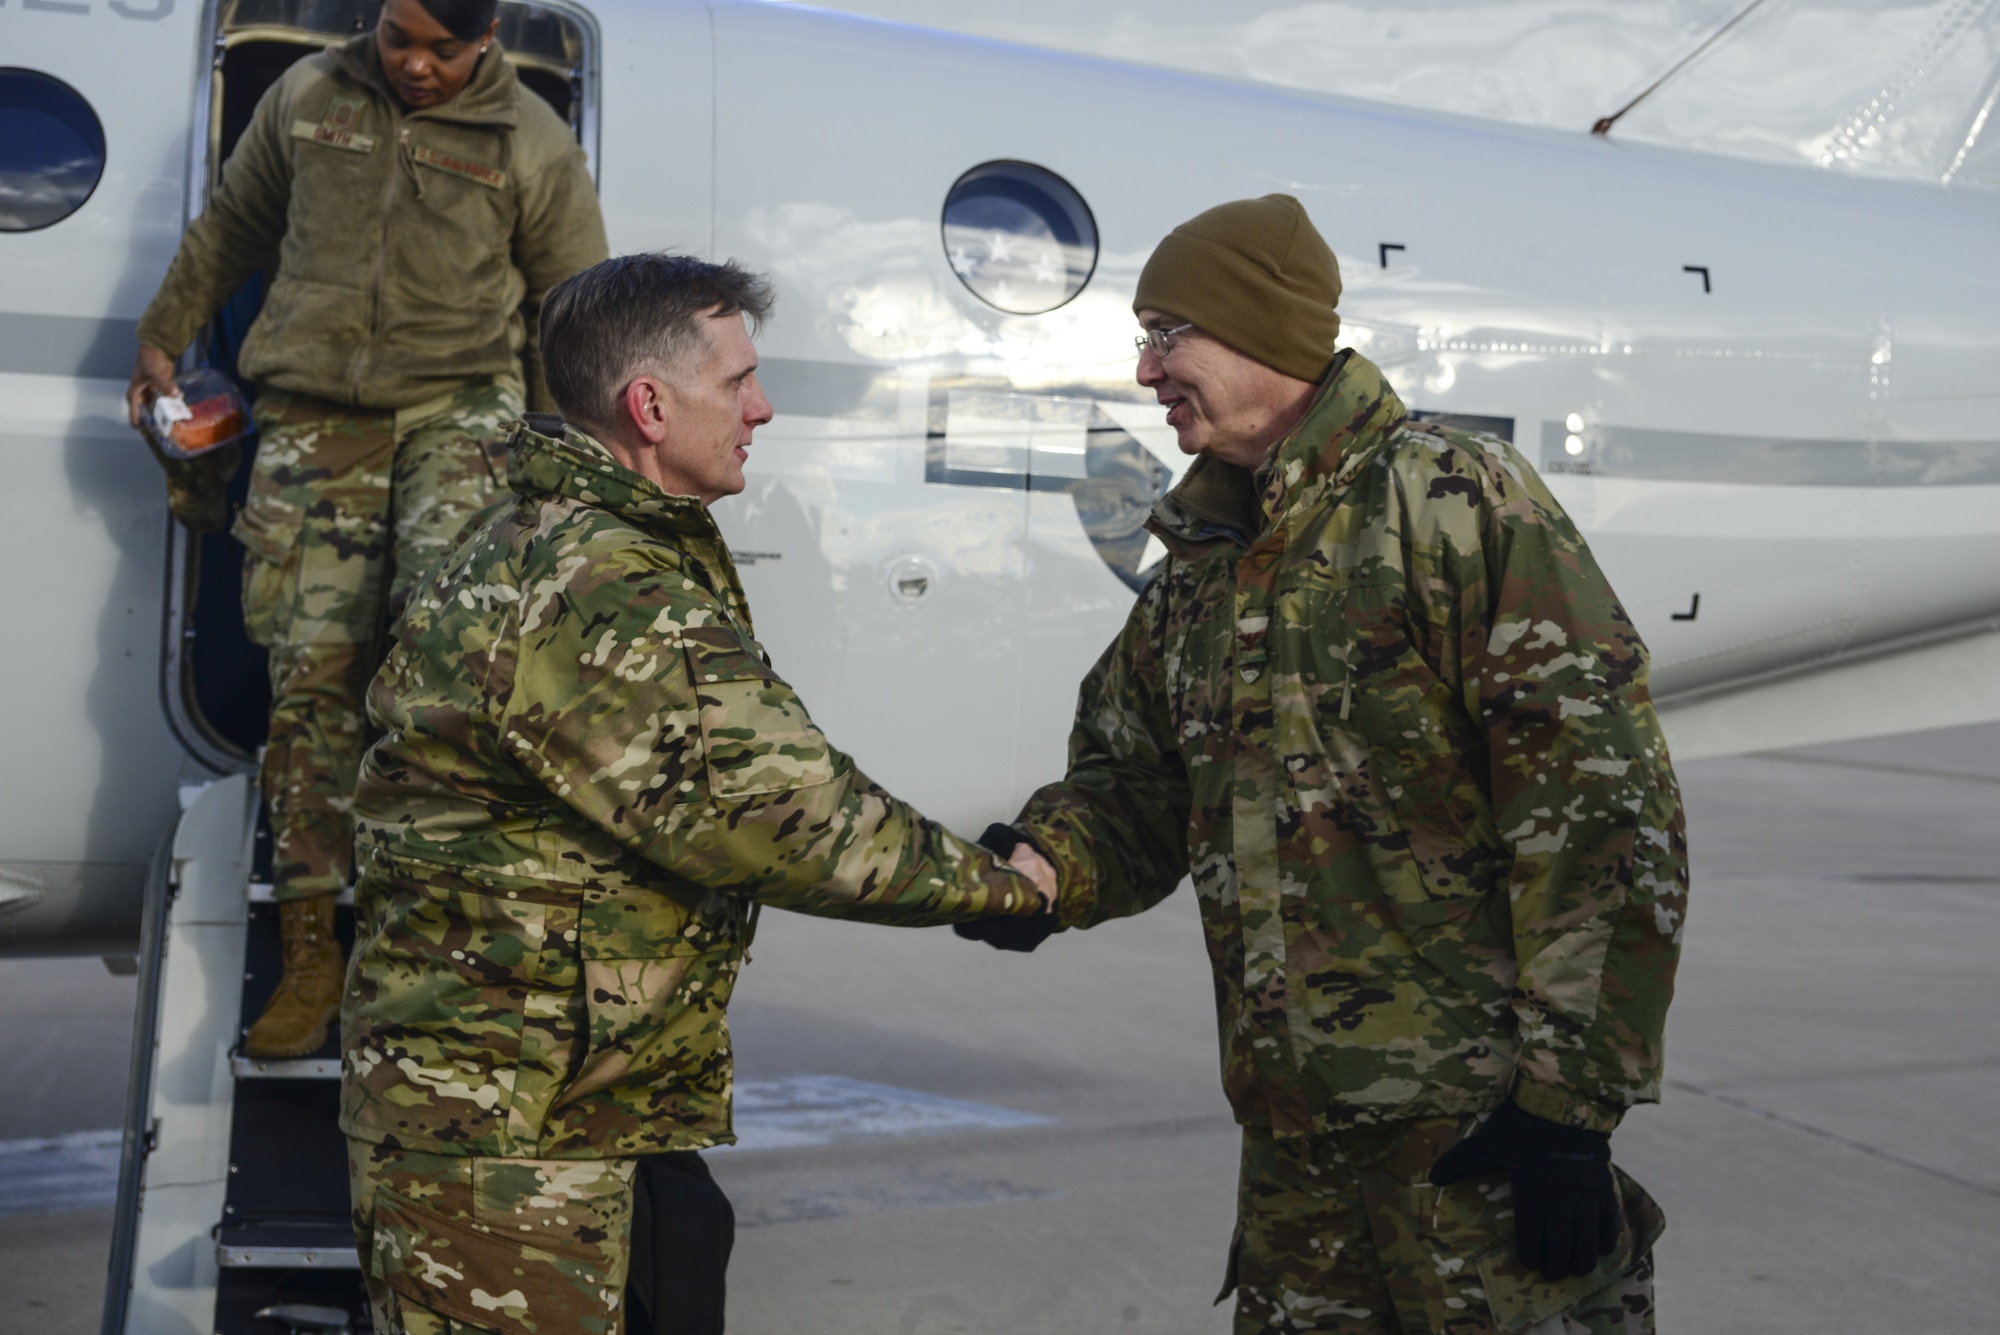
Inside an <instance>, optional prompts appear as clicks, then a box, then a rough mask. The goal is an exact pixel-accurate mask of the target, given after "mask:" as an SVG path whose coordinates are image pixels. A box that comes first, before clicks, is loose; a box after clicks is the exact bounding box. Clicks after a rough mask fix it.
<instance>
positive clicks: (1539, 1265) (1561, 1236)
mask: <svg viewBox="0 0 2000 1335" xmlns="http://www.w3.org/2000/svg"><path fill="white" fill-rule="evenodd" d="M1500 1172H1504V1173H1506V1174H1507V1177H1508V1179H1509V1181H1511V1182H1512V1183H1513V1186H1514V1248H1515V1254H1516V1255H1518V1256H1519V1257H1520V1258H1521V1264H1522V1265H1525V1266H1527V1267H1528V1268H1529V1269H1530V1270H1538V1271H1540V1272H1541V1274H1542V1278H1544V1279H1565V1278H1567V1277H1569V1276H1571V1275H1587V1274H1589V1273H1590V1272H1591V1271H1592V1270H1594V1269H1596V1268H1597V1261H1598V1258H1599V1257H1601V1256H1606V1255H1609V1254H1610V1252H1611V1249H1612V1248H1614V1247H1616V1246H1617V1245H1618V1189H1617V1187H1616V1186H1615V1185H1614V1184H1613V1183H1612V1180H1611V1137H1610V1135H1609V1134H1608V1133H1606V1132H1603V1131H1584V1130H1581V1129H1579V1128H1577V1127H1573V1126H1564V1125H1562V1124H1561V1123H1560V1122H1551V1121H1549V1120H1548V1119H1547V1118H1546V1117H1537V1116H1535V1115H1534V1114H1533V1113H1526V1112H1522V1111H1521V1110H1520V1108H1518V1107H1516V1106H1515V1105H1514V1103H1513V1101H1512V1100H1511V1099H1510V1100H1509V1101H1507V1102H1506V1103H1503V1104H1501V1105H1500V1106H1499V1107H1498V1108H1496V1109H1494V1111H1493V1115H1492V1116H1491V1117H1489V1118H1487V1119H1486V1120H1485V1122H1483V1123H1481V1124H1480V1127H1479V1129H1478V1130H1477V1131H1474V1132H1473V1133H1472V1134H1471V1135H1469V1136H1467V1137H1466V1138H1465V1139H1464V1140H1461V1141H1459V1142H1458V1144H1456V1145H1454V1146H1452V1147H1451V1148H1450V1149H1448V1150H1446V1151H1445V1152H1444V1153H1443V1154H1442V1155H1440V1156H1438V1161H1437V1163H1435V1164H1434V1165H1432V1167H1431V1185H1432V1186H1437V1187H1446V1186H1450V1185H1451V1184H1452V1183H1454V1182H1463V1181H1464V1180H1465V1179H1466V1178H1468V1177H1479V1176H1480V1175H1482V1174H1485V1173H1500Z"/></svg>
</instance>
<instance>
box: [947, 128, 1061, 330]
mask: <svg viewBox="0 0 2000 1335" xmlns="http://www.w3.org/2000/svg"><path fill="white" fill-rule="evenodd" d="M944 253H945V258H946V259H947V260H949V261H950V262H951V271H952V272H953V273H955V274H957V275H958V280H959V281H960V282H961V283H964V284H965V286H966V287H967V288H968V289H969V290H970V291H971V293H972V295H973V296H975V297H978V298H979V299H980V300H981V301H983V302H985V303H986V304H987V305H989V306H991V307H993V308H994V309H995V310H1002V311H1005V312H1007V313H1008V314H1009V315H1040V314H1042V313H1044V312H1046V311H1052V310H1054V309H1055V308H1056V307H1058V306H1060V305H1062V304H1063V303H1064V302H1066V301H1068V300H1069V299H1070V298H1071V297H1074V296H1075V295H1076V294H1077V293H1079V292H1081V291H1083V287H1084V284H1086V283H1088V282H1089V281H1090V275H1091V273H1092V272H1093V271H1094V270H1095V269H1096V268H1097V220H1096V219H1094V218H1092V217H1091V216H1090V208H1089V206H1088V205H1086V204H1085V203H1084V202H1083V196H1082V195H1079V194H1078V193H1077V192H1076V190H1075V189H1074V188H1073V187H1072V186H1071V185H1070V183H1069V182H1068V181H1065V180H1063V178H1062V177H1060V176H1058V175H1056V174H1055V173H1054V172H1052V171H1050V170H1048V168H1046V167H1037V166H1035V165H1034V164H1033V163H1031V162H985V163H981V164H980V165H979V166H977V167H974V168H973V169H972V170H971V171H969V172H967V173H966V174H965V175H963V176H961V177H959V178H958V180H957V181H955V182H953V183H952V187H951V193H950V194H948V195H946V196H945V199H944Z"/></svg>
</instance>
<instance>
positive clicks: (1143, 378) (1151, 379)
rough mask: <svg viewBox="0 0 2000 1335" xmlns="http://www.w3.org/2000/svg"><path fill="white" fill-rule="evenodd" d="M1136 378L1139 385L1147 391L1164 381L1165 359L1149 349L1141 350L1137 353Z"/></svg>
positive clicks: (1165, 372) (1165, 376) (1165, 375)
mask: <svg viewBox="0 0 2000 1335" xmlns="http://www.w3.org/2000/svg"><path fill="white" fill-rule="evenodd" d="M1138 377H1139V383H1140V384H1142V385H1144V386H1146V387H1147V388H1148V389H1150V388H1152V387H1153V386H1154V385H1157V384H1159V383H1160V382H1161V381H1162V380H1165V379H1166V378H1167V368H1166V365H1165V358H1163V357H1161V356H1160V354H1158V353H1157V352H1154V351H1153V350H1152V349H1151V348H1144V349H1142V350H1141V351H1140V353H1139V370H1138Z"/></svg>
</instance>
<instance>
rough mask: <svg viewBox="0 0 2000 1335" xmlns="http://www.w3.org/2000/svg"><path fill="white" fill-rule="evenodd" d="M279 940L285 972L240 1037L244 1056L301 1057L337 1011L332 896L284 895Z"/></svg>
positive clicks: (340, 970)
mask: <svg viewBox="0 0 2000 1335" xmlns="http://www.w3.org/2000/svg"><path fill="white" fill-rule="evenodd" d="M278 929H279V931H280V932H281V933H282V934H283V937H284V942H285V976H284V977H283V978H280V979H279V980H278V990H277V991H275V992H273V993H272V994H271V1000H270V1001H269V1002H268V1003H266V1005H265V1006H264V1013H263V1014H262V1015H260V1016H258V1017H257V1023H255V1024H253V1025H251V1026H250V1032H249V1034H247V1035H246V1036H245V1037H244V1039H243V1054H244V1055H245V1056H246V1057H303V1056H305V1055H307V1054H308V1053H310V1052H314V1051H317V1050H318V1048H319V1045H320V1044H322V1043H324V1042H326V1027H327V1025H329V1024H331V1023H332V1022H333V1020H334V1017H335V1016H337V1015H339V1014H340V988H341V983H342V980H343V979H344V978H345V976H346V973H347V962H346V961H345V960H344V959H342V958H341V953H340V942H339V941H338V940H337V939H335V937H334V935H333V896H332V895H315V896H313V897H312V898H311V899H288V900H285V901H283V902H282V903H280V904H279V905H278Z"/></svg>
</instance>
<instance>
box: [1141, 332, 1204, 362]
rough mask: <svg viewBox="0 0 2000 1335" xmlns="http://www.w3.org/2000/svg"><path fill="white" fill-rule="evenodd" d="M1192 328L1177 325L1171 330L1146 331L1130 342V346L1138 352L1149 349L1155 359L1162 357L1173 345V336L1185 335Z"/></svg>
mask: <svg viewBox="0 0 2000 1335" xmlns="http://www.w3.org/2000/svg"><path fill="white" fill-rule="evenodd" d="M1192 328H1194V325H1192V324H1177V325H1175V326H1174V327H1173V328H1172V329H1148V330H1147V331H1146V332H1145V333H1143V334H1141V335H1139V337H1137V338H1135V339H1133V340H1132V346H1133V347H1135V348H1137V349H1138V350H1139V351H1140V352H1144V351H1146V349H1148V348H1151V349H1152V350H1153V355H1154V356H1155V357H1164V356H1166V355H1167V350H1168V349H1169V348H1171V347H1173V345H1174V335H1175V334H1185V333H1186V332H1187V331H1188V330H1190V329H1192Z"/></svg>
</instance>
